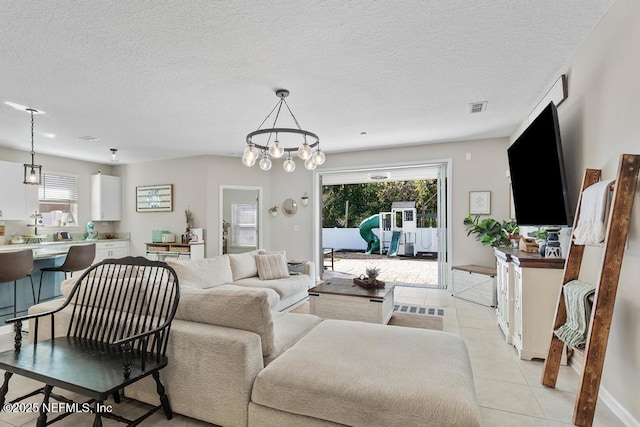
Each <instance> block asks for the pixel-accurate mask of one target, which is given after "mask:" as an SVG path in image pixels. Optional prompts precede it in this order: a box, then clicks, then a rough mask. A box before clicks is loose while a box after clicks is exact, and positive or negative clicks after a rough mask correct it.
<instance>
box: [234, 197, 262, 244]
mask: <svg viewBox="0 0 640 427" xmlns="http://www.w3.org/2000/svg"><path fill="white" fill-rule="evenodd" d="M257 219H258V205H257V204H256V203H241V204H232V205H231V245H232V246H256V242H257V230H258V224H257Z"/></svg>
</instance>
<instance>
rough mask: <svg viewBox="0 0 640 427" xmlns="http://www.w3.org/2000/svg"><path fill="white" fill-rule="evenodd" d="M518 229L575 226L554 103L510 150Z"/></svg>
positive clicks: (510, 167)
mask: <svg viewBox="0 0 640 427" xmlns="http://www.w3.org/2000/svg"><path fill="white" fill-rule="evenodd" d="M507 156H508V158H509V171H510V174H511V186H512V191H513V203H514V206H515V214H516V222H517V223H518V225H534V226H544V225H559V226H561V225H571V224H573V220H572V217H571V210H570V209H569V197H568V194H567V181H566V178H565V171H564V160H563V157H562V143H561V141H560V127H559V125H558V112H557V111H556V107H555V105H554V104H553V103H550V104H549V105H548V106H547V107H546V108H545V109H544V110H543V111H542V112H541V113H540V115H538V117H536V119H535V120H534V121H533V122H531V124H530V125H529V126H528V127H527V128H526V129H525V131H524V132H522V135H520V136H519V137H518V139H516V141H515V142H514V143H513V144H512V145H511V146H510V147H509V148H508V150H507Z"/></svg>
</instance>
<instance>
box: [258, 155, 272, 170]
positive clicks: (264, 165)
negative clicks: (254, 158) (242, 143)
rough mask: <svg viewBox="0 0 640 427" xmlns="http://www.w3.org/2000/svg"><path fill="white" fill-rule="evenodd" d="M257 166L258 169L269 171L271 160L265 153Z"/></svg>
mask: <svg viewBox="0 0 640 427" xmlns="http://www.w3.org/2000/svg"><path fill="white" fill-rule="evenodd" d="M258 166H260V169H262V170H263V171H268V170H269V169H271V159H270V158H269V156H268V155H267V153H264V156H262V158H261V159H260V163H258Z"/></svg>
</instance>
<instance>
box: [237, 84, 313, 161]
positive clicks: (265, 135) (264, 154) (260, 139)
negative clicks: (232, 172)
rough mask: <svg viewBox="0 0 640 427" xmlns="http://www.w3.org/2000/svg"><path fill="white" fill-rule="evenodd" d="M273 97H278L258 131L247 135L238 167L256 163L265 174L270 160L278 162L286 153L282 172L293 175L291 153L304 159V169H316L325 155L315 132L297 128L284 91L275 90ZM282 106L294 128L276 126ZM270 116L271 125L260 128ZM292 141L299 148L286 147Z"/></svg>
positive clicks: (286, 91) (287, 92) (287, 94)
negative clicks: (240, 163)
mask: <svg viewBox="0 0 640 427" xmlns="http://www.w3.org/2000/svg"><path fill="white" fill-rule="evenodd" d="M276 96H277V97H278V98H280V99H279V100H278V103H277V104H276V105H275V106H274V107H273V109H272V110H271V111H270V112H269V114H268V115H267V117H265V119H264V120H263V121H262V123H260V126H258V129H257V130H254V131H253V132H251V133H249V134H248V135H247V147H246V148H245V149H244V152H243V154H242V164H243V165H245V166H247V167H251V166H253V165H254V164H256V162H257V163H258V166H259V167H260V169H262V170H263V171H268V170H270V169H271V166H272V163H273V162H272V160H271V159H279V158H281V157H283V156H284V155H285V154H286V158H285V160H284V162H283V163H282V167H283V168H284V170H285V171H286V172H293V171H294V170H295V169H296V164H295V162H294V161H293V158H292V157H291V153H294V155H295V153H297V155H298V157H299V158H300V159H302V160H304V167H305V168H307V169H308V170H314V169H315V168H316V167H317V166H319V165H321V164H323V163H324V160H325V154H324V153H323V152H322V150H320V138H318V135H316V134H315V133H313V132H309V131H307V130H304V129H302V128H301V127H300V123H298V120H297V119H296V116H294V115H293V113H292V112H291V109H290V108H289V104H287V101H286V100H285V98H286V97H287V96H289V91H288V90H286V89H278V90H276ZM283 105H284V106H285V107H286V108H287V111H288V112H289V114H290V115H291V118H292V119H293V122H294V123H295V125H296V128H286V127H277V122H278V118H279V117H280V111H281V110H282V106H283ZM274 113H275V117H274V119H273V124H272V126H271V127H270V128H264V129H263V128H262V125H264V124H265V122H267V120H269V119H270V118H271V117H272V116H273V115H274ZM281 138H286V142H282V143H281V142H280V139H281ZM292 139H293V141H296V140H299V141H300V142H299V143H298V144H299V145H298V146H295V147H291V146H288V144H293V143H294V142H291V140H292Z"/></svg>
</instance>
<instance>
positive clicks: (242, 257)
mask: <svg viewBox="0 0 640 427" xmlns="http://www.w3.org/2000/svg"><path fill="white" fill-rule="evenodd" d="M259 252H260V251H259V250H258V249H256V250H253V251H250V252H244V253H241V254H229V261H230V262H231V271H232V273H233V281H234V282H235V281H236V280H240V279H245V278H247V277H253V276H257V275H258V268H257V266H256V260H255V259H254V258H253V257H254V256H255V255H257V254H258V253H259Z"/></svg>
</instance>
